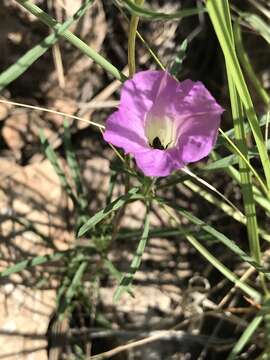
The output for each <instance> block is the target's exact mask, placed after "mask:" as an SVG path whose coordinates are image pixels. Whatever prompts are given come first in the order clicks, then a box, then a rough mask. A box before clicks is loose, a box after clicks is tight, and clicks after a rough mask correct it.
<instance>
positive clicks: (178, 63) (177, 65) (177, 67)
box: [169, 39, 188, 77]
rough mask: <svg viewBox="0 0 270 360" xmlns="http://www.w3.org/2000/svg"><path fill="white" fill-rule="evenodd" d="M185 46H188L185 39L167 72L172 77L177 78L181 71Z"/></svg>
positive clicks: (185, 50)
mask: <svg viewBox="0 0 270 360" xmlns="http://www.w3.org/2000/svg"><path fill="white" fill-rule="evenodd" d="M187 46H188V42H187V39H185V40H184V41H183V42H182V44H181V45H180V47H179V49H178V51H177V55H176V58H175V60H174V62H173V64H172V66H171V68H170V70H169V73H170V74H171V75H172V76H175V77H177V75H178V74H179V73H180V72H181V71H182V69H183V61H184V60H185V57H186V52H187Z"/></svg>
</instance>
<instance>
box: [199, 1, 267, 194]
mask: <svg viewBox="0 0 270 360" xmlns="http://www.w3.org/2000/svg"><path fill="white" fill-rule="evenodd" d="M206 8H207V11H208V14H209V16H210V19H211V21H212V24H213V27H214V30H215V32H216V35H217V37H218V40H219V43H220V46H221V48H222V51H223V54H224V57H225V61H226V67H227V69H228V73H229V74H230V78H231V79H232V82H233V85H234V86H235V88H236V90H237V94H238V95H239V97H240V100H241V103H242V105H243V107H244V110H245V114H246V116H247V118H248V121H249V124H250V127H251V129H252V134H253V136H254V139H255V142H256V145H257V148H258V151H259V153H260V160H261V163H262V167H263V169H264V175H265V178H266V182H267V188H268V189H270V159H269V156H268V153H267V149H266V146H265V143H264V138H263V135H262V132H261V129H260V126H259V122H258V119H257V115H256V112H255V109H254V106H253V103H252V99H251V96H250V93H249V90H248V87H247V84H246V82H245V79H244V76H243V73H242V69H241V66H240V63H239V61H238V58H237V55H236V51H235V47H234V41H233V38H232V36H231V33H232V26H231V20H230V12H229V5H228V2H227V1H224V2H223V1H215V0H207V1H206Z"/></svg>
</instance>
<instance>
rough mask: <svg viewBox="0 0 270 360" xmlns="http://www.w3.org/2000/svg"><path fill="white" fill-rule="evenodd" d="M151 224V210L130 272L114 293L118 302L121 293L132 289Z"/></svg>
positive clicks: (146, 217)
mask: <svg viewBox="0 0 270 360" xmlns="http://www.w3.org/2000/svg"><path fill="white" fill-rule="evenodd" d="M149 225H150V216H149V212H148V211H147V213H146V216H145V222H144V228H143V233H142V237H141V239H140V241H139V245H138V247H137V250H136V253H135V256H134V258H133V260H132V262H131V265H130V269H129V272H128V273H127V274H125V275H124V276H123V277H122V279H121V281H120V284H119V286H118V287H117V289H116V291H115V293H114V296H113V299H114V301H115V302H117V301H118V300H119V299H120V297H121V295H122V294H123V293H124V292H126V291H129V290H130V286H131V284H132V281H133V278H134V276H135V274H136V271H137V270H138V269H139V267H140V265H141V261H142V256H143V253H144V250H145V246H146V243H147V239H148V235H149Z"/></svg>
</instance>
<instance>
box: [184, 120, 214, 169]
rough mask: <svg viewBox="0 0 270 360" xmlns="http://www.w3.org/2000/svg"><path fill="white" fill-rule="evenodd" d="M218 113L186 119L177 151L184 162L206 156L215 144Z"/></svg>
mask: <svg viewBox="0 0 270 360" xmlns="http://www.w3.org/2000/svg"><path fill="white" fill-rule="evenodd" d="M219 123H220V115H218V114H212V115H211V114H210V115H208V114H205V115H201V116H196V115H195V116H194V117H193V118H189V119H188V120H186V124H185V130H184V131H183V132H181V135H180V138H179V140H178V141H179V145H178V146H179V151H180V154H181V160H182V161H183V162H184V163H186V164H187V163H190V162H195V161H199V160H201V159H202V158H204V157H205V156H207V155H208V154H209V153H210V151H211V150H212V148H213V146H214V145H215V142H216V139H217V134H218V128H219Z"/></svg>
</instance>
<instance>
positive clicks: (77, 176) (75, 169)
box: [64, 120, 87, 212]
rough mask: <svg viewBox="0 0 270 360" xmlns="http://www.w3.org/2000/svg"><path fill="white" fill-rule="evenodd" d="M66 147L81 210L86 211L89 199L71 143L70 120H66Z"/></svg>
mask: <svg viewBox="0 0 270 360" xmlns="http://www.w3.org/2000/svg"><path fill="white" fill-rule="evenodd" d="M64 147H65V153H66V158H67V163H68V166H69V169H70V172H71V177H72V179H73V181H74V184H75V187H76V192H77V197H76V198H77V199H78V203H79V207H80V210H81V212H84V211H85V210H86V208H87V199H86V195H85V192H84V190H83V185H82V180H81V172H80V166H79V164H78V161H77V158H76V155H75V152H74V149H73V147H72V144H71V134H70V128H69V123H68V121H66V120H65V121H64Z"/></svg>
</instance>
